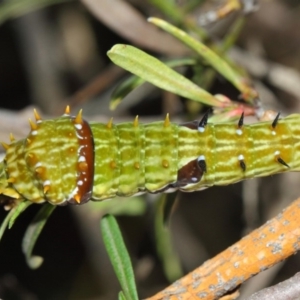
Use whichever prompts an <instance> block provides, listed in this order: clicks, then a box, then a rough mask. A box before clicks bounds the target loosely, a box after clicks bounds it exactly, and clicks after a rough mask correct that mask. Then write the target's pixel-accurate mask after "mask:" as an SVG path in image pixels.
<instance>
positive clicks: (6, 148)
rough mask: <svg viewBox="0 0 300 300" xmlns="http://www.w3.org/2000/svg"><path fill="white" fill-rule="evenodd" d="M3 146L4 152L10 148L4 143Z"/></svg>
mask: <svg viewBox="0 0 300 300" xmlns="http://www.w3.org/2000/svg"><path fill="white" fill-rule="evenodd" d="M1 145H2V147H3V148H4V150H8V148H9V145H8V144H6V143H4V142H1Z"/></svg>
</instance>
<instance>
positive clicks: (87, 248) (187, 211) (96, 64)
mask: <svg viewBox="0 0 300 300" xmlns="http://www.w3.org/2000/svg"><path fill="white" fill-rule="evenodd" d="M8 2H9V1H0V22H1V25H0V45H1V47H0V107H1V109H0V139H1V141H4V142H8V141H9V133H10V132H12V133H14V135H15V136H16V137H17V138H23V137H25V136H26V134H28V132H29V126H28V125H27V122H28V121H27V119H28V117H32V116H33V113H32V108H33V107H35V108H37V109H38V111H39V112H40V113H41V115H42V116H44V117H54V116H58V115H60V114H62V113H63V111H64V108H65V106H66V105H67V104H70V105H71V109H72V111H73V112H74V113H76V112H77V111H78V110H79V108H81V107H83V109H84V115H85V117H86V119H88V120H95V121H99V122H107V120H108V119H109V118H110V117H111V116H113V117H114V121H115V122H122V121H125V120H132V119H133V117H134V116H135V114H138V115H139V116H140V120H141V122H149V121H152V120H158V119H161V118H163V116H164V115H165V113H166V112H169V113H170V114H171V116H172V118H173V117H174V119H176V120H178V121H179V122H180V121H186V120H188V119H189V117H190V116H191V115H192V114H191V112H190V109H191V103H190V102H189V101H186V100H185V99H181V98H179V97H177V96H174V95H170V94H169V93H166V92H164V91H160V90H158V89H157V88H155V87H153V86H151V85H149V84H145V85H144V86H142V87H140V88H139V89H138V90H137V91H134V92H133V93H132V95H129V96H128V97H126V100H124V102H123V103H122V104H121V105H120V107H118V108H117V109H116V111H113V112H111V111H109V97H110V95H111V93H112V91H113V89H114V88H115V87H116V85H117V84H119V83H120V82H121V81H122V80H123V79H125V78H127V76H128V74H127V72H125V71H123V70H121V69H120V68H118V67H117V66H114V65H113V64H112V63H111V62H110V60H109V59H108V57H107V55H106V52H107V51H108V50H109V49H110V48H111V47H112V46H113V45H114V44H116V43H127V44H132V45H134V46H136V47H140V48H142V49H144V50H145V51H147V52H149V53H151V54H153V55H155V56H157V57H159V58H170V57H182V56H185V55H188V51H187V49H186V48H185V47H184V46H182V45H181V44H180V43H179V42H177V41H176V40H175V39H172V38H170V37H169V36H168V35H167V34H165V33H163V32H161V31H158V30H156V29H155V28H154V26H153V25H151V24H149V23H147V21H146V18H147V17H149V16H158V17H161V18H166V19H168V17H167V16H165V15H164V13H163V12H161V11H159V10H158V9H157V7H155V5H153V3H152V2H151V1H139V0H132V1H121V0H118V1H117V0H114V1H109V0H106V1H104V0H103V1H93V0H83V1H81V2H80V1H58V0H57V1H53V0H52V1H51V0H49V1H48V2H47V1H44V3H45V4H39V5H36V2H37V1H33V0H32V1H28V0H26V1H23V2H22V1H15V2H16V3H17V4H18V3H19V4H20V3H21V4H20V5H19V6H18V5H16V7H12V6H9V5H8ZM27 2H28V3H27ZM188 2H193V7H194V8H193V10H192V11H190V12H189V17H190V18H191V19H192V20H194V21H195V22H196V23H197V22H198V21H197V20H200V17H203V16H206V15H207V13H208V12H210V11H215V10H217V9H219V8H220V7H222V5H225V4H226V3H227V2H229V1H187V0H186V1H177V3H178V6H179V7H180V6H181V5H182V6H183V5H187V4H189V3H188ZM242 2H245V3H247V1H242ZM248 2H251V1H248ZM257 2H258V4H259V8H258V10H255V11H253V12H251V13H250V14H246V15H245V16H244V18H245V24H244V27H243V29H242V31H241V33H240V35H239V38H238V39H237V42H236V43H235V45H234V46H233V47H232V48H231V49H230V51H229V52H228V55H229V57H230V58H231V59H232V60H233V61H236V62H237V63H238V64H239V65H241V66H242V67H243V68H244V69H245V70H246V71H247V72H248V73H249V74H250V76H251V78H252V79H253V84H254V86H255V88H256V89H257V91H258V92H259V93H260V98H261V101H262V103H263V105H264V106H265V107H266V108H271V109H274V110H277V111H281V112H282V114H283V115H286V114H289V113H293V112H294V113H299V112H300V105H299V104H300V32H299V27H300V1H296V0H294V1H292V0H289V1H279V0H274V1H267V0H261V1H257ZM26 3H27V4H26ZM54 3H56V4H55V5H52V4H54ZM50 4H51V5H50ZM191 5H192V4H191ZM241 15H244V12H243V11H242V10H241V11H238V12H233V13H231V14H229V16H228V17H225V18H224V19H222V20H216V21H215V22H213V23H209V22H208V23H207V24H204V25H203V27H204V28H205V31H206V32H208V35H209V37H210V39H211V41H213V42H216V43H218V41H221V40H222V38H223V37H224V35H225V34H226V32H227V30H228V29H229V28H230V26H231V25H232V24H233V23H234V22H235V21H236V20H237V19H238V18H240V17H241ZM202 19H203V18H202ZM199 26H200V25H199ZM185 71H186V74H187V76H188V75H190V76H192V74H191V73H189V72H190V70H185ZM209 90H210V92H211V93H214V94H215V93H222V94H224V95H226V96H228V97H230V98H231V99H233V100H236V99H238V96H239V95H238V92H237V91H236V90H235V89H234V88H233V87H232V86H231V85H230V84H229V83H228V82H226V81H225V80H224V79H223V78H221V77H220V76H215V77H214V79H213V80H212V81H211V84H210V85H209ZM197 109H198V110H199V116H200V115H201V113H203V111H205V108H203V107H197ZM246 122H248V121H247V120H246ZM249 122H251V120H249ZM299 179H300V177H299V175H297V174H285V175H276V176H272V177H270V178H264V179H253V180H249V181H247V182H243V183H237V184H235V185H230V186H228V187H213V188H210V189H207V190H204V191H201V192H197V193H192V194H181V195H179V196H178V201H177V204H176V206H175V208H174V211H173V214H172V216H171V222H170V227H171V232H172V237H173V244H174V245H173V246H174V251H175V252H177V253H178V256H179V259H180V263H181V266H182V269H183V271H184V273H187V272H189V271H191V270H193V269H194V268H196V267H197V266H199V265H200V264H201V263H203V262H204V261H205V260H206V259H208V258H210V257H212V256H214V255H216V254H217V253H219V252H220V251H222V250H224V249H225V248H227V247H228V246H230V245H231V244H232V243H234V242H236V241H237V240H239V239H240V238H241V237H242V236H243V235H245V234H247V233H248V232H249V231H251V230H253V229H255V228H256V227H258V226H259V225H261V224H262V223H264V222H265V221H267V220H268V219H270V218H271V217H273V216H274V215H276V214H277V213H278V212H279V211H280V210H281V209H282V208H284V207H285V206H287V205H288V204H289V203H290V202H291V201H292V200H294V199H296V198H297V196H299V195H300V190H299ZM119 201H123V200H122V199H121V200H119ZM143 203H144V205H145V207H144V209H143V212H139V213H130V212H126V210H124V214H123V215H122V213H120V212H119V213H118V215H119V216H118V221H119V224H120V227H121V230H122V232H123V234H124V238H125V241H126V245H127V246H128V250H129V252H130V256H131V258H132V262H133V266H134V269H135V273H136V281H137V285H138V289H139V293H140V298H143V297H146V296H150V295H152V294H154V293H155V292H157V291H159V290H160V289H162V288H163V287H165V286H167V285H168V284H169V282H168V280H167V277H166V276H165V274H164V272H163V267H162V264H161V262H160V259H159V257H158V254H157V250H156V244H155V235H154V218H155V213H154V211H155V197H154V196H147V197H146V198H145V199H144V200H143ZM115 205H118V202H115ZM39 208H40V206H39V205H33V206H31V207H30V208H29V209H28V210H26V212H24V213H23V214H22V216H21V217H20V218H19V219H18V220H17V222H16V224H15V225H14V227H13V228H12V229H11V230H8V231H7V232H6V233H5V235H4V237H3V238H2V240H1V243H0V298H1V299H3V300H10V299H20V300H23V299H24V300H25V299H26V300H35V299H49V300H50V299H57V300H58V299H89V300H90V299H117V293H118V291H119V290H120V287H119V285H118V283H117V280H116V278H115V275H114V273H113V271H112V269H111V266H110V262H109V260H108V257H107V255H106V253H105V250H104V248H103V243H102V240H101V234H100V229H99V218H100V217H101V215H103V211H101V210H100V209H99V210H98V209H97V208H96V206H95V204H87V205H85V206H82V207H75V208H74V207H72V208H70V207H58V208H57V209H56V210H55V211H54V213H53V215H52V216H51V217H50V219H49V221H48V223H47V225H46V227H45V229H44V231H43V232H42V234H41V236H40V238H39V240H38V243H37V245H36V247H35V249H34V253H36V254H38V255H41V256H43V257H44V260H45V261H44V263H43V265H42V266H41V267H40V268H39V269H38V270H31V269H29V267H28V266H27V265H26V261H25V257H24V255H23V253H22V248H21V243H22V237H23V235H24V232H25V230H26V227H27V226H28V224H29V223H30V221H31V220H32V218H33V217H34V215H35V214H36V213H37V212H38V210H39ZM5 215H6V212H5V211H4V210H0V220H3V218H4V217H5ZM299 270H300V259H299V255H295V256H293V257H292V258H290V259H288V260H287V261H286V262H284V263H282V264H281V265H280V266H276V267H275V268H272V269H271V270H270V271H268V272H264V273H262V274H260V275H259V276H260V277H259V276H257V277H256V278H254V279H253V280H250V281H249V283H247V284H245V287H244V291H243V294H242V296H241V298H240V299H243V298H244V297H246V295H250V294H251V293H253V292H254V291H256V290H259V289H262V288H263V287H265V286H268V285H271V284H274V283H277V282H280V281H282V280H284V279H286V278H288V277H290V276H292V275H293V274H294V273H295V272H297V271H299Z"/></svg>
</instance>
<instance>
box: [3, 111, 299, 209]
mask: <svg viewBox="0 0 300 300" xmlns="http://www.w3.org/2000/svg"><path fill="white" fill-rule="evenodd" d="M35 117H36V123H33V122H30V123H31V132H30V133H29V135H28V137H27V138H25V139H22V140H19V141H15V140H14V139H13V138H12V139H11V140H12V141H11V144H9V145H7V144H3V146H4V148H5V149H6V156H5V159H4V160H3V162H1V163H0V194H2V195H4V196H7V197H9V199H21V200H22V199H27V200H29V201H32V202H34V203H42V202H45V201H48V202H49V203H51V204H53V205H65V204H68V203H70V204H83V203H86V202H87V201H88V200H90V199H92V200H95V201H97V200H104V199H108V198H113V197H115V196H122V197H128V196H133V195H136V194H140V193H145V192H150V193H158V192H171V191H173V190H177V189H178V190H181V191H184V192H191V191H197V190H201V189H203V188H206V187H209V186H212V185H227V184H231V183H235V182H237V181H240V180H244V179H247V178H252V177H258V176H267V175H270V174H274V173H280V172H286V171H299V170H300V126H299V123H300V115H296V114H294V115H290V116H288V117H286V118H284V119H279V114H278V115H277V117H276V118H275V120H274V121H273V122H260V123H256V124H252V125H244V124H243V115H242V116H241V118H240V120H239V122H238V123H237V124H236V123H218V124H209V123H207V119H208V114H206V115H205V116H204V117H203V119H202V120H201V121H200V122H199V121H192V122H188V123H185V124H180V125H177V124H174V123H171V122H170V120H169V116H168V115H167V116H166V119H165V120H164V121H161V122H153V123H150V124H139V123H138V118H137V117H136V119H135V120H134V121H133V122H132V123H122V124H118V125H114V124H113V123H112V121H109V122H108V124H100V123H90V124H88V123H87V122H86V121H84V120H83V119H82V117H81V112H79V114H78V115H77V116H76V117H72V116H70V111H69V108H68V107H67V109H66V112H65V114H64V115H63V116H61V117H59V118H56V119H53V120H41V118H40V117H39V115H38V114H37V113H36V111H35ZM16 201H17V200H16Z"/></svg>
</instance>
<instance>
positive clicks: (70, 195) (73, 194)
mask: <svg viewBox="0 0 300 300" xmlns="http://www.w3.org/2000/svg"><path fill="white" fill-rule="evenodd" d="M78 191H79V189H78V187H77V186H76V187H75V189H74V190H73V192H71V193H70V194H69V199H67V200H70V199H72V198H73V197H74V196H75V195H77V193H78Z"/></svg>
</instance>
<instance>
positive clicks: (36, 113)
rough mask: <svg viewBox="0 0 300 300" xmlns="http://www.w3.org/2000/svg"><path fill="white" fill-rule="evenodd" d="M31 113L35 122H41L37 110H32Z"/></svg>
mask: <svg viewBox="0 0 300 300" xmlns="http://www.w3.org/2000/svg"><path fill="white" fill-rule="evenodd" d="M33 113H34V117H35V120H36V121H37V123H38V122H41V121H42V118H41V116H40V115H39V114H38V112H37V110H36V109H35V108H34V109H33Z"/></svg>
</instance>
